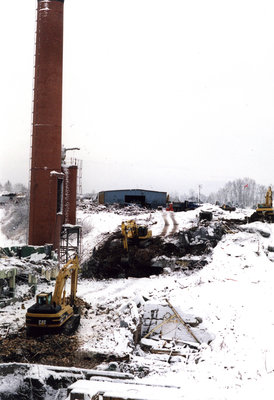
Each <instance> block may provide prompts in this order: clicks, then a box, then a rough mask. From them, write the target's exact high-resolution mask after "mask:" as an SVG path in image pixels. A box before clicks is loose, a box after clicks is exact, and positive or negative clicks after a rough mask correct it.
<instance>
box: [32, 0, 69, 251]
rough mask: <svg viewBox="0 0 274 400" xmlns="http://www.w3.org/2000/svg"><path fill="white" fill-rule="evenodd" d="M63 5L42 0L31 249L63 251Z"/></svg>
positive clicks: (38, 14) (36, 56)
mask: <svg viewBox="0 0 274 400" xmlns="http://www.w3.org/2000/svg"><path fill="white" fill-rule="evenodd" d="M63 8H64V0H38V7H37V30H36V55H35V80H34V105H33V130H32V159H31V187H30V214H29V244H31V245H44V244H46V243H47V244H49V243H51V244H53V246H54V249H59V241H60V232H61V227H62V219H63V216H62V212H63V179H64V174H63V173H62V171H61V141H62V67H63Z"/></svg>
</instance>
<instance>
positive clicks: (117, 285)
mask: <svg viewBox="0 0 274 400" xmlns="http://www.w3.org/2000/svg"><path fill="white" fill-rule="evenodd" d="M202 209H203V210H211V211H212V212H213V214H214V219H215V220H218V219H221V218H223V217H225V218H227V219H239V218H242V219H243V218H244V217H245V216H246V215H250V213H251V211H244V210H237V211H235V212H231V213H228V212H226V211H222V210H221V209H220V208H218V207H216V206H211V205H204V206H203V207H202ZM200 211H201V208H200V209H197V210H194V211H189V212H179V213H175V214H174V215H175V218H176V222H177V224H178V226H177V229H179V230H183V229H186V228H190V227H191V226H193V225H194V224H197V222H198V215H199V212H200ZM163 213H165V211H164V212H161V211H156V212H153V213H149V212H148V213H145V214H141V215H138V216H137V217H136V218H137V220H138V221H139V220H140V221H141V220H142V221H143V222H146V223H148V224H150V228H151V229H152V231H153V235H158V234H160V233H161V232H162V230H163V226H164V219H163ZM133 217H134V215H133ZM167 217H168V218H170V217H169V216H167ZM78 218H79V220H81V221H82V222H83V226H84V231H85V232H86V233H85V236H84V238H83V250H84V252H83V253H84V258H87V257H88V254H89V253H91V252H92V250H93V247H95V246H97V245H98V244H99V243H100V241H101V240H102V239H103V238H105V237H106V236H107V235H108V234H109V233H111V232H113V231H114V230H116V229H117V228H118V227H119V225H120V224H121V222H122V220H127V219H130V218H131V217H130V216H129V215H123V214H115V213H113V212H109V211H107V210H104V209H101V211H99V212H93V213H85V212H84V211H80V212H79V213H78ZM262 233H263V235H262ZM264 233H266V234H268V235H269V237H265V236H267V235H266V234H264ZM0 240H2V242H4V238H3V236H0ZM273 243H274V226H273V225H271V224H263V223H259V222H256V223H252V224H248V225H241V229H240V230H237V231H235V233H233V234H226V235H225V236H223V238H222V240H221V241H220V242H219V243H218V245H217V246H216V247H215V248H214V250H213V254H212V256H211V258H210V259H209V263H208V264H207V265H206V266H205V267H204V268H203V269H200V270H197V271H196V272H194V273H193V274H190V275H189V274H185V273H184V272H182V271H180V272H179V271H173V272H172V271H170V272H169V274H163V275H160V276H151V277H150V278H128V279H111V280H102V281H96V280H80V282H79V287H78V294H77V295H78V296H79V297H81V298H82V299H83V300H85V301H86V302H87V303H89V304H90V305H91V308H90V309H89V310H88V312H87V314H86V315H85V316H84V317H83V318H82V319H81V325H80V328H79V331H78V338H79V342H80V349H79V351H82V352H90V351H100V352H102V353H112V354H116V355H119V356H123V355H125V354H130V363H129V364H128V369H129V371H133V372H134V371H137V370H140V369H142V368H143V369H146V370H149V371H150V372H149V374H148V375H147V376H145V377H144V378H142V382H149V383H155V384H166V385H168V384H169V385H175V386H180V387H181V388H182V398H185V399H188V400H193V399H195V400H198V399H201V398H202V399H206V400H213V399H214V400H220V399H223V400H225V399H229V400H230V399H257V398H258V396H263V397H264V399H272V398H273V393H274V344H273V343H274V342H273V337H274V308H273V292H274V264H273V261H274V253H272V252H271V251H269V250H268V249H269V246H273ZM3 245H6V243H2V246H3ZM0 246H1V243H0ZM143 298H146V299H149V300H153V301H155V302H158V303H161V302H164V301H165V299H166V298H168V299H169V300H170V302H171V303H172V304H173V305H174V306H178V307H180V309H182V310H183V311H184V312H185V313H190V314H194V315H199V316H200V317H201V318H202V319H203V323H204V325H205V326H206V327H207V328H208V330H209V331H210V332H211V333H213V334H214V335H215V339H214V340H213V341H212V342H211V343H210V344H209V345H207V344H202V345H201V346H200V352H199V353H195V354H193V353H191V352H190V353H189V357H187V358H183V357H173V358H172V359H171V362H170V363H168V362H167V357H166V356H165V355H156V354H147V353H145V352H144V351H143V350H141V349H140V348H139V346H137V348H136V347H135V346H134V344H133V340H132V330H133V328H134V326H132V324H136V323H137V322H138V321H136V319H134V318H133V317H132V313H133V312H134V304H138V303H140V302H142V301H143ZM29 303H31V301H30V302H29ZM25 306H26V307H27V306H28V304H27V303H26V305H25ZM11 313H12V318H13V319H14V320H15V319H16V324H17V327H20V326H23V324H24V318H25V312H24V310H21V308H20V306H19V305H14V306H8V307H6V308H5V309H2V311H1V313H0V325H1V323H2V322H3V321H5V322H7V320H8V319H9V318H10V317H9V316H11ZM121 318H122V319H123V320H124V321H125V322H127V326H128V327H123V326H121ZM102 367H103V366H102ZM124 368H125V366H124Z"/></svg>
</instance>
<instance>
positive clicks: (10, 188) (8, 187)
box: [0, 180, 28, 193]
mask: <svg viewBox="0 0 274 400" xmlns="http://www.w3.org/2000/svg"><path fill="white" fill-rule="evenodd" d="M27 190H28V189H27V187H26V186H25V185H23V183H15V184H12V183H11V181H9V180H7V182H5V183H4V184H2V183H1V182H0V192H8V193H11V192H15V193H26V192H27Z"/></svg>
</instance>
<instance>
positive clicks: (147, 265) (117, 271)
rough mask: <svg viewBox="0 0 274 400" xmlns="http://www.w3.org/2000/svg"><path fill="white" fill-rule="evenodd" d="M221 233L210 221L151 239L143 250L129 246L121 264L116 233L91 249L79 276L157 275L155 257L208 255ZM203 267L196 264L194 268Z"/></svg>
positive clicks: (160, 268) (158, 266)
mask: <svg viewBox="0 0 274 400" xmlns="http://www.w3.org/2000/svg"><path fill="white" fill-rule="evenodd" d="M223 234H224V229H223V226H222V224H221V223H216V222H214V223H211V224H208V223H206V224H199V225H198V226H196V227H194V228H191V229H189V230H185V231H180V232H179V233H177V234H175V235H174V236H172V237H171V238H163V237H160V236H157V237H152V238H150V242H149V245H148V246H146V247H145V248H142V247H141V245H140V244H139V245H138V244H136V243H132V244H130V246H129V249H128V253H127V254H126V256H127V261H126V262H124V260H123V258H124V255H125V252H124V249H123V243H122V235H121V233H120V232H119V231H116V232H115V233H114V234H112V235H111V236H110V237H108V238H107V239H106V240H105V241H104V242H103V243H102V244H101V245H100V246H99V247H98V248H97V249H94V250H93V254H92V256H91V257H90V259H89V260H87V261H86V262H85V264H84V265H83V269H82V271H83V277H85V278H96V279H105V278H125V277H129V276H132V277H146V276H150V275H157V274H160V273H162V272H163V266H162V265H161V263H157V262H155V260H159V257H163V256H165V257H167V258H172V257H177V258H182V257H184V256H186V255H188V254H191V255H194V256H195V255H204V254H209V253H210V252H211V250H212V248H213V247H215V246H216V245H217V243H218V242H219V241H220V240H221V238H222V235H223ZM171 264H172V262H171ZM204 264H205V263H202V264H201V263H200V265H199V266H198V267H201V265H204ZM178 265H179V263H178V264H177V266H178ZM194 265H195V263H194V264H193V263H192V265H191V269H193V267H194ZM182 269H185V268H182Z"/></svg>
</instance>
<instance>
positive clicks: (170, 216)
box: [160, 211, 178, 236]
mask: <svg viewBox="0 0 274 400" xmlns="http://www.w3.org/2000/svg"><path fill="white" fill-rule="evenodd" d="M162 215H163V219H164V222H165V225H164V228H163V230H162V232H161V234H160V236H168V235H174V234H175V233H176V232H177V231H178V222H177V221H176V218H175V216H174V213H173V212H172V211H170V212H169V213H168V215H167V214H166V213H163V214H162ZM169 220H171V222H172V224H173V227H172V230H171V231H170V232H168V230H169V226H170V222H169Z"/></svg>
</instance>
